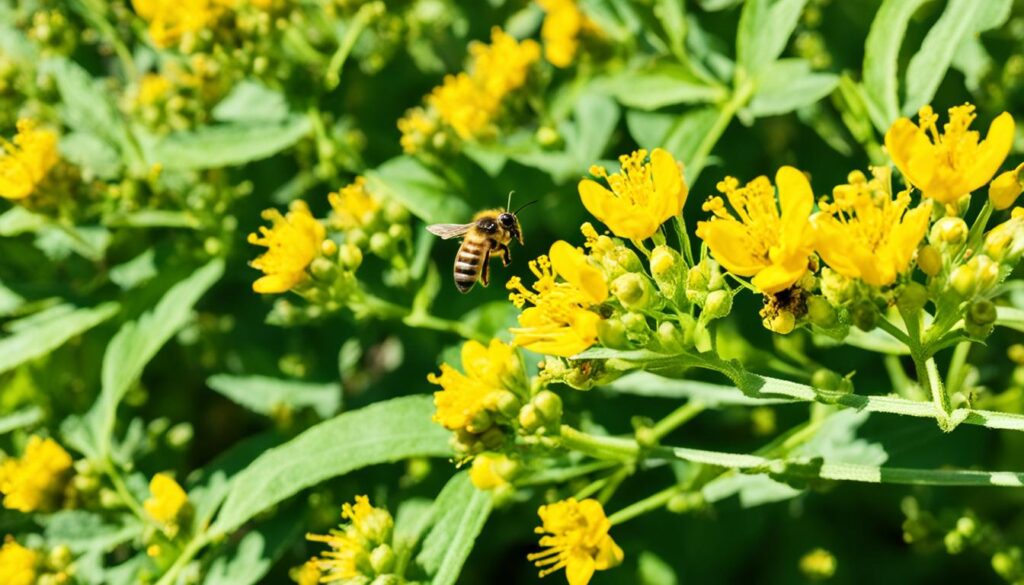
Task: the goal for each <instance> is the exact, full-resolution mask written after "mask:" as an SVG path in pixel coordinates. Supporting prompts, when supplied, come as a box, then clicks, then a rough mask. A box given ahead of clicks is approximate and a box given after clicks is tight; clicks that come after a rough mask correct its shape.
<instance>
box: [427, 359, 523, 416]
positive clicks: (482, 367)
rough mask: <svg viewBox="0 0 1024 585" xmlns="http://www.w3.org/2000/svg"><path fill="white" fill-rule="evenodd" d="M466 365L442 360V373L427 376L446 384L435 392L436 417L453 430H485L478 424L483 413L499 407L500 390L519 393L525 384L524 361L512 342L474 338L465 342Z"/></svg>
mask: <svg viewBox="0 0 1024 585" xmlns="http://www.w3.org/2000/svg"><path fill="white" fill-rule="evenodd" d="M462 369H463V370H464V371H465V373H462V372H459V371H458V370H456V369H455V368H453V367H451V366H450V365H448V364H441V374H440V375H436V374H430V375H429V376H427V380H428V381H429V382H430V383H431V384H437V385H438V386H441V388H442V390H440V391H438V392H435V393H434V406H435V407H436V408H437V412H435V413H434V420H435V421H437V422H438V423H440V424H441V425H442V426H443V427H444V428H446V429H448V430H452V431H455V430H460V429H465V430H468V431H469V432H471V433H477V432H482V431H485V430H487V429H486V428H483V429H481V428H477V427H476V425H475V423H479V415H480V413H482V412H484V411H494V410H496V409H497V407H498V403H497V399H498V397H499V395H500V394H503V393H505V392H513V393H516V392H517V391H518V390H519V389H520V388H521V387H522V385H523V382H522V365H521V364H520V362H519V357H518V356H517V355H516V351H515V348H514V347H512V346H510V345H508V344H505V343H502V342H500V341H498V340H497V339H494V340H491V343H490V345H487V346H484V345H483V344H482V343H480V342H478V341H472V340H471V341H467V342H466V343H464V344H462ZM485 418H487V417H485ZM487 422H489V421H487Z"/></svg>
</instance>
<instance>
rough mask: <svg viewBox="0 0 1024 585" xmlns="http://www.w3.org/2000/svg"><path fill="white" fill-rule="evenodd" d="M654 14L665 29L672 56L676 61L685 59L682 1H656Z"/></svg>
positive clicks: (684, 25)
mask: <svg viewBox="0 0 1024 585" xmlns="http://www.w3.org/2000/svg"><path fill="white" fill-rule="evenodd" d="M654 14H655V16H657V17H658V20H659V21H660V22H661V26H662V28H664V29H665V35H666V36H667V37H668V44H669V48H670V49H671V50H672V54H673V55H675V56H676V58H678V59H681V60H682V59H686V58H687V56H686V7H685V5H684V2H683V0H657V1H656V3H655V5H654Z"/></svg>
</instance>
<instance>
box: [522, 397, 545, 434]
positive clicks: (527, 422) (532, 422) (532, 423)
mask: <svg viewBox="0 0 1024 585" xmlns="http://www.w3.org/2000/svg"><path fill="white" fill-rule="evenodd" d="M519 426H520V427H522V429H523V431H525V432H526V433H527V434H533V433H536V432H537V431H538V430H540V429H541V428H542V427H543V426H544V419H543V417H542V416H541V414H540V412H539V411H538V410H537V407H536V406H535V405H534V404H533V403H532V402H530V403H527V404H525V405H523V408H522V409H520V410H519Z"/></svg>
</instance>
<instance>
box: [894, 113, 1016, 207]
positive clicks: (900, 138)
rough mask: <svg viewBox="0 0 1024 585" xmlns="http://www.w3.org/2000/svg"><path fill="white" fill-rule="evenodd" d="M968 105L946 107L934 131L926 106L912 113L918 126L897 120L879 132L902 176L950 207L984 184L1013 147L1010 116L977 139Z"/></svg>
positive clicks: (998, 119)
mask: <svg viewBox="0 0 1024 585" xmlns="http://www.w3.org/2000/svg"><path fill="white" fill-rule="evenodd" d="M975 117H976V116H975V114H974V106H972V105H971V104H964V105H962V106H955V107H952V108H950V109H949V122H948V123H947V124H946V125H945V126H943V131H942V133H939V130H938V127H937V126H936V122H938V119H939V116H938V115H937V114H935V113H934V112H933V111H932V108H931V106H924V107H922V108H921V111H920V112H919V113H918V121H919V124H920V125H919V126H918V125H915V124H914V123H913V122H911V121H910V120H909V119H907V118H900V119H899V120H896V122H894V123H893V125H892V127H890V128H889V131H888V132H886V133H885V147H886V148H887V149H888V151H889V155H890V156H891V157H892V160H893V162H894V163H896V167H897V168H899V170H900V172H901V173H903V177H904V178H905V179H906V180H907V182H909V183H910V184H912V185H913V186H914V187H917V188H918V189H920V190H921V193H922V195H923V196H925V197H929V198H931V199H934V200H936V201H938V202H940V203H945V204H953V203H955V202H956V201H957V200H958V199H960V198H961V197H963V196H964V195H969V194H970V193H971V192H972V191H974V190H975V189H977V188H979V187H981V186H982V185H984V184H985V183H988V182H989V180H990V179H992V176H993V175H995V174H996V171H997V170H999V166H1000V165H1002V164H1003V161H1004V160H1006V155H1007V154H1009V152H1010V147H1011V146H1012V145H1013V131H1014V122H1013V117H1012V116H1011V115H1010V114H1009V113H1007V112H1003V113H1002V114H1000V115H999V116H997V117H996V119H995V120H993V121H992V125H991V126H989V129H988V135H987V136H986V137H985V139H984V140H980V135H979V134H978V132H977V131H975V130H970V126H971V122H973V121H974V118H975Z"/></svg>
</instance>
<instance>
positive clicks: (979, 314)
mask: <svg viewBox="0 0 1024 585" xmlns="http://www.w3.org/2000/svg"><path fill="white" fill-rule="evenodd" d="M995 322H996V306H995V305H994V304H993V303H992V301H989V300H986V299H982V300H978V301H974V302H973V303H971V304H970V306H969V307H967V314H966V315H965V316H964V330H966V331H967V333H968V334H969V335H971V336H972V337H977V338H984V337H988V335H989V334H990V333H992V329H993V327H994V326H995Z"/></svg>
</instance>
